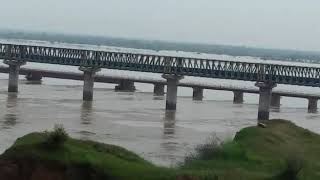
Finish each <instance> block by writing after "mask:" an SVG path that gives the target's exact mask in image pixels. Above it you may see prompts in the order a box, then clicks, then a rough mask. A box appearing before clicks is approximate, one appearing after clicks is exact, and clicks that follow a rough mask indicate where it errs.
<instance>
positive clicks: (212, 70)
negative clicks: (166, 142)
mask: <svg viewBox="0 0 320 180" xmlns="http://www.w3.org/2000/svg"><path fill="white" fill-rule="evenodd" d="M0 59H6V60H11V61H27V62H36V63H47V64H60V65H69V66H89V67H97V68H107V69H118V70H129V71H139V72H151V73H166V74H176V75H185V76H194V77H207V78H219V79H234V80H244V81H255V82H256V81H272V82H274V83H279V84H290V85H300V86H313V87H320V68H319V67H310V66H290V65H279V64H264V63H252V62H238V61H224V60H216V59H200V58H190V57H172V56H160V55H152V54H135V53H127V52H108V51H94V50H84V49H71V48H56V47H44V46H30V45H17V44H0Z"/></svg>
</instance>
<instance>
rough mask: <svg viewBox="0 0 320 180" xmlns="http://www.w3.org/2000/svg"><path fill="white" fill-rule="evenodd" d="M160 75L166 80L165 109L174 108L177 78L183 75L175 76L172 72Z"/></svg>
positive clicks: (175, 105) (179, 78) (175, 106)
mask: <svg viewBox="0 0 320 180" xmlns="http://www.w3.org/2000/svg"><path fill="white" fill-rule="evenodd" d="M162 77H163V78H165V79H166V80H167V96H166V110H176V109H177V93H178V83H179V80H181V79H182V78H183V76H177V75H174V74H163V75H162Z"/></svg>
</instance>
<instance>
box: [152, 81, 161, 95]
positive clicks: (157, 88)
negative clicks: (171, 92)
mask: <svg viewBox="0 0 320 180" xmlns="http://www.w3.org/2000/svg"><path fill="white" fill-rule="evenodd" d="M153 94H154V95H155V96H163V95H164V84H159V83H158V84H157V83H156V84H154V87H153Z"/></svg>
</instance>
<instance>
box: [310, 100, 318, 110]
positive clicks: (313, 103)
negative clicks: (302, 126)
mask: <svg viewBox="0 0 320 180" xmlns="http://www.w3.org/2000/svg"><path fill="white" fill-rule="evenodd" d="M317 111H318V99H317V98H308V112H309V113H316V112H317Z"/></svg>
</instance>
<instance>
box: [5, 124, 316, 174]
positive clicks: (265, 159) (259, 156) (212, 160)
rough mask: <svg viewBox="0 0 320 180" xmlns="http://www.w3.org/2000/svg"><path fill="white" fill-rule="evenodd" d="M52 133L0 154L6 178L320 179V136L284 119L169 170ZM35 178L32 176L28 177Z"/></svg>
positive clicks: (31, 136)
mask: <svg viewBox="0 0 320 180" xmlns="http://www.w3.org/2000/svg"><path fill="white" fill-rule="evenodd" d="M47 142H48V135H47V133H31V134H28V135H26V136H23V137H21V138H19V139H17V141H16V142H15V143H14V145H13V146H12V147H11V148H9V149H8V150H7V151H6V152H5V153H3V154H2V155H1V156H0V179H10V180H15V179H17V180H18V179H22V177H23V178H26V177H29V179H30V180H40V179H41V180H51V179H55V180H56V179H61V180H73V179H77V180H81V179H85V180H90V179H92V180H100V179H179V180H180V179H227V180H228V179H230V180H231V179H292V175H294V174H295V173H297V177H298V178H299V179H319V178H320V174H319V173H318V172H320V163H319V162H320V156H319V155H318V154H319V151H320V135H318V134H315V133H312V132H310V131H309V130H306V129H303V128H300V127H298V126H296V125H294V124H293V123H291V122H288V121H284V120H272V121H268V122H266V128H261V127H255V126H254V127H248V128H244V129H242V130H241V131H239V132H238V133H237V134H236V136H235V138H234V139H233V141H230V142H226V143H224V144H222V145H221V146H219V144H217V143H215V142H212V143H209V144H206V145H201V146H199V147H198V148H197V150H198V151H197V152H196V153H193V154H192V155H190V156H189V158H187V161H186V162H185V163H184V164H182V165H181V166H179V167H175V168H164V167H159V166H155V165H153V164H152V163H150V162H148V161H146V160H144V159H142V158H140V157H139V156H138V155H136V154H134V153H132V152H130V151H128V150H126V149H124V148H121V147H118V146H114V145H107V144H101V143H97V142H92V141H83V140H76V139H72V138H70V137H68V138H66V141H65V142H63V144H62V145H61V146H60V145H59V146H54V147H51V146H49V148H48V143H47ZM26 179H27V180H29V179H28V178H26Z"/></svg>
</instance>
